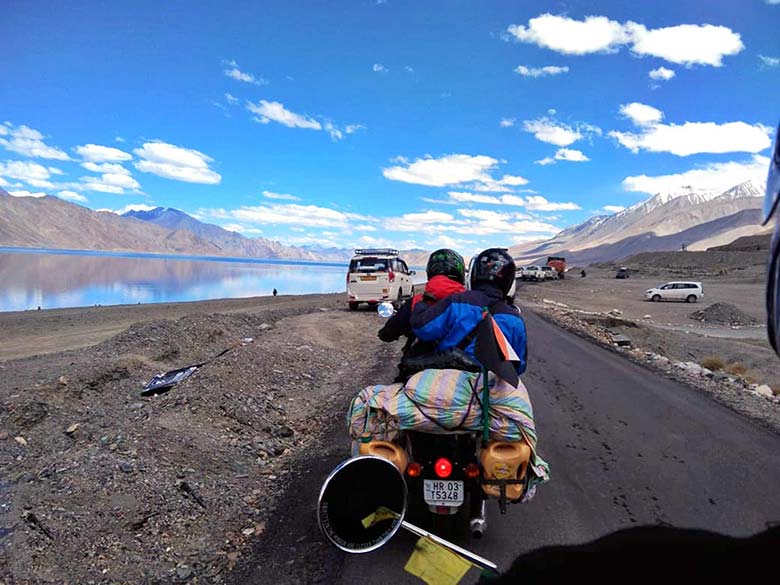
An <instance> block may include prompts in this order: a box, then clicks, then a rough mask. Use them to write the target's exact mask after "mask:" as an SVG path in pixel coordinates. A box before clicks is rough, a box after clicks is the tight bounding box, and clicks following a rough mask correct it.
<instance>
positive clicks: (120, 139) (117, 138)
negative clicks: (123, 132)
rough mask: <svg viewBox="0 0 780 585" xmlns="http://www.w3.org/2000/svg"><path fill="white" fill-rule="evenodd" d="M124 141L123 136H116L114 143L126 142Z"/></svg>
mask: <svg viewBox="0 0 780 585" xmlns="http://www.w3.org/2000/svg"><path fill="white" fill-rule="evenodd" d="M124 141H125V139H124V138H122V137H121V136H114V142H124Z"/></svg>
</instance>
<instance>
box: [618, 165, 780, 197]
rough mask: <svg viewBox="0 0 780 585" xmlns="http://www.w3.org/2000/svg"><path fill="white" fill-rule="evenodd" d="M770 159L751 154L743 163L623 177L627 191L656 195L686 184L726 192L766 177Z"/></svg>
mask: <svg viewBox="0 0 780 585" xmlns="http://www.w3.org/2000/svg"><path fill="white" fill-rule="evenodd" d="M767 168H769V158H767V157H765V156H761V155H753V157H752V158H751V159H750V160H749V161H746V162H735V161H731V162H725V163H711V164H708V165H706V166H704V167H701V168H696V169H691V170H689V171H686V172H684V173H677V174H673V175H658V176H654V177H649V176H647V175H638V176H631V177H626V178H625V179H623V183H622V184H623V188H624V189H625V190H626V191H638V192H641V193H649V194H651V195H655V194H656V193H660V192H673V191H677V190H680V189H681V188H685V187H693V188H695V189H703V190H707V191H713V192H718V191H725V190H727V189H729V188H731V187H733V186H734V185H737V184H739V183H743V182H745V181H750V180H757V181H759V182H763V181H765V180H766V173H767Z"/></svg>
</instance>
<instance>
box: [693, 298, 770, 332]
mask: <svg viewBox="0 0 780 585" xmlns="http://www.w3.org/2000/svg"><path fill="white" fill-rule="evenodd" d="M690 318H691V319H694V320H696V321H702V322H704V323H717V324H719V325H730V326H741V327H744V326H752V325H758V322H757V321H756V319H754V318H753V317H752V316H751V315H748V314H747V313H745V311H742V310H741V309H740V308H739V307H735V306H734V305H732V304H731V303H713V304H712V305H710V306H709V307H707V308H706V309H699V310H698V311H694V312H693V313H691V314H690Z"/></svg>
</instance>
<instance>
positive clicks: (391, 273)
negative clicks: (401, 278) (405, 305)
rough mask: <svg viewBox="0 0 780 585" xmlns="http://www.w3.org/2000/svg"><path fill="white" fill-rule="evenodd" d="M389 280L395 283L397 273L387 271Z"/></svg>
mask: <svg viewBox="0 0 780 585" xmlns="http://www.w3.org/2000/svg"><path fill="white" fill-rule="evenodd" d="M387 279H388V280H389V281H390V282H395V272H393V271H392V270H388V271H387Z"/></svg>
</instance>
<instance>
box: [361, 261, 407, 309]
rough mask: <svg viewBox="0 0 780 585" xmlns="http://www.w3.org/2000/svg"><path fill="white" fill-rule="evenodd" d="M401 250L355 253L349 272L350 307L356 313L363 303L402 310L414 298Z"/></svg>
mask: <svg viewBox="0 0 780 585" xmlns="http://www.w3.org/2000/svg"><path fill="white" fill-rule="evenodd" d="M398 254H399V252H398V250H392V249H390V248H371V249H360V250H355V255H354V256H353V257H352V261H351V262H350V263H349V270H348V271H347V303H348V304H349V308H350V310H352V311H354V310H356V309H357V308H358V306H359V305H360V303H368V304H369V306H375V305H377V304H379V303H381V302H383V301H392V302H394V303H395V304H396V307H398V306H400V305H401V303H402V302H403V300H404V299H405V298H406V297H410V296H411V295H412V286H413V284H412V276H413V275H414V274H415V272H414V270H409V267H408V266H407V265H406V262H404V261H403V260H401V259H400V258H399V257H398Z"/></svg>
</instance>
